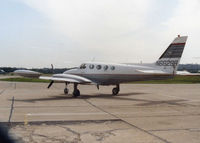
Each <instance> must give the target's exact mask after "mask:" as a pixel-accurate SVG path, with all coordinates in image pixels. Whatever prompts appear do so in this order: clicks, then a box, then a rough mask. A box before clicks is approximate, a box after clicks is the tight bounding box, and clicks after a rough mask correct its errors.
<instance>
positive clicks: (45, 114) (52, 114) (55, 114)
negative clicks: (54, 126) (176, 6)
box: [26, 112, 107, 116]
mask: <svg viewBox="0 0 200 143" xmlns="http://www.w3.org/2000/svg"><path fill="white" fill-rule="evenodd" d="M106 114H107V113H104V112H99V113H97V112H96V113H92V112H91V113H28V114H26V115H27V116H80V115H106Z"/></svg>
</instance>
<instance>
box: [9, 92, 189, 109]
mask: <svg viewBox="0 0 200 143" xmlns="http://www.w3.org/2000/svg"><path fill="white" fill-rule="evenodd" d="M140 94H143V95H144V94H147V93H136V92H134V93H121V94H119V95H111V94H94V95H81V96H80V97H77V98H74V97H73V96H72V95H71V94H69V96H66V95H64V94H62V95H57V96H50V97H47V98H33V99H15V101H17V102H30V103H35V102H37V101H55V100H76V99H83V100H87V99H92V98H101V99H108V100H109V99H111V100H121V101H135V102H142V103H138V104H135V105H136V106H152V105H159V104H169V105H179V106H181V105H185V103H180V102H184V101H187V100H181V99H177V100H156V101H154V100H147V99H138V98H128V96H133V95H140ZM8 100H10V101H11V100H12V99H8Z"/></svg>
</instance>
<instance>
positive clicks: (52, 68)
mask: <svg viewBox="0 0 200 143" xmlns="http://www.w3.org/2000/svg"><path fill="white" fill-rule="evenodd" d="M53 70H54V67H53V64H51V71H52V73H54V71H53Z"/></svg>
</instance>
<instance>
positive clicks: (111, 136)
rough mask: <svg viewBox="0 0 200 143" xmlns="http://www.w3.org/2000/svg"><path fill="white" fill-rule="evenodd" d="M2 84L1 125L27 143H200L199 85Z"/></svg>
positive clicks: (0, 95) (14, 136)
mask: <svg viewBox="0 0 200 143" xmlns="http://www.w3.org/2000/svg"><path fill="white" fill-rule="evenodd" d="M47 86H48V84H47V83H22V82H21V83H20V82H3V81H0V121H1V122H2V123H5V124H8V122H10V124H8V125H9V127H10V130H9V132H10V134H11V135H12V137H13V138H14V139H15V140H17V141H21V142H27V143H29V142H30V143H41V142H43V143H49V142H54V143H65V142H66V143H68V142H71V143H72V142H73V143H76V142H77V143H90V142H91V143H100V142H106V143H114V142H116V143H121V142H126V143H188V142H190V143H200V84H122V85H120V88H121V91H120V93H119V95H117V96H116V95H112V94H111V91H112V88H113V86H105V87H104V86H103V87H101V86H100V90H97V88H96V87H95V86H93V85H79V87H78V88H79V90H80V92H81V96H80V97H78V98H73V97H72V95H71V93H72V91H73V86H72V85H69V89H70V93H69V95H64V93H63V89H64V87H65V85H64V84H62V83H55V84H54V85H53V86H52V87H51V88H50V89H47Z"/></svg>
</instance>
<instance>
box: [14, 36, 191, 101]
mask: <svg viewBox="0 0 200 143" xmlns="http://www.w3.org/2000/svg"><path fill="white" fill-rule="evenodd" d="M186 41H187V36H180V35H178V37H176V38H175V39H174V40H173V42H172V43H171V44H170V45H169V46H168V48H167V49H166V50H165V51H164V53H163V54H162V55H161V56H160V58H159V59H158V60H157V61H156V62H155V63H151V64H131V63H121V64H116V63H101V62H86V63H83V64H81V65H80V67H77V68H73V69H70V70H67V71H65V72H64V73H62V74H53V76H50V77H49V76H39V75H40V74H39V73H35V74H36V75H37V76H39V78H40V79H44V80H50V81H51V82H50V83H49V85H48V87H47V88H50V87H51V86H52V84H53V83H54V82H64V83H65V85H66V87H65V89H64V93H65V94H68V93H69V90H68V87H67V86H68V84H73V85H74V90H73V96H74V97H78V96H80V91H79V89H78V85H79V84H94V85H96V86H97V88H98V89H99V86H100V85H103V86H104V85H105V86H107V85H115V86H116V87H114V88H113V89H112V94H113V95H117V94H118V93H119V91H120V84H121V83H127V82H133V81H146V80H158V79H169V78H173V77H174V75H176V71H177V67H178V65H179V62H180V59H181V56H182V53H183V50H184V47H185V44H186ZM15 73H18V74H19V75H20V74H21V71H20V70H17V71H15ZM30 73H31V74H33V75H34V73H33V72H29V71H27V75H29V76H30ZM21 75H22V76H26V71H24V70H23V72H22V74H21Z"/></svg>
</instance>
